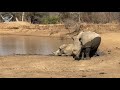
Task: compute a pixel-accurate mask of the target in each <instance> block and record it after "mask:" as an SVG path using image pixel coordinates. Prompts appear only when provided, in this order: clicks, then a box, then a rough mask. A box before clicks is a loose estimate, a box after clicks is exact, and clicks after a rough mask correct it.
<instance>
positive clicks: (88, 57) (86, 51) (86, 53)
mask: <svg viewBox="0 0 120 90" xmlns="http://www.w3.org/2000/svg"><path fill="white" fill-rule="evenodd" d="M90 50H91V48H90V47H87V48H86V50H85V55H86V60H88V59H90Z"/></svg>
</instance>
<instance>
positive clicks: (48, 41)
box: [0, 35, 72, 56]
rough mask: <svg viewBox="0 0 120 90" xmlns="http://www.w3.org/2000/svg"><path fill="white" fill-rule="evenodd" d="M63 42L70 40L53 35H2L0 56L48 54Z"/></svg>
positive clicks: (70, 41) (69, 41)
mask: <svg viewBox="0 0 120 90" xmlns="http://www.w3.org/2000/svg"><path fill="white" fill-rule="evenodd" d="M64 43H66V44H68V43H72V40H71V39H66V38H65V39H61V38H54V37H35V36H12V35H2V36H0V56H5V55H17V54H20V55H23V54H24V55H30V54H33V55H36V54H37V55H49V54H52V52H54V51H56V50H57V49H58V48H59V46H60V45H62V44H64Z"/></svg>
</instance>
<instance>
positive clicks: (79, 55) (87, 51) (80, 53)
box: [73, 31, 101, 60]
mask: <svg viewBox="0 0 120 90" xmlns="http://www.w3.org/2000/svg"><path fill="white" fill-rule="evenodd" d="M100 43H101V37H100V35H99V34H97V33H95V32H91V31H86V32H80V33H79V34H78V35H77V36H76V37H75V38H74V47H76V48H74V50H73V53H74V55H73V58H74V59H75V60H80V59H84V58H85V57H86V59H90V58H91V57H92V56H93V55H97V49H98V47H99V45H100Z"/></svg>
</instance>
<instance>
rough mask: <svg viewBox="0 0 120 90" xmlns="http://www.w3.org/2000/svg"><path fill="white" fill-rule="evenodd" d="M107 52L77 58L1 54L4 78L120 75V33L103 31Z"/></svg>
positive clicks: (102, 48)
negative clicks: (87, 57)
mask: <svg viewBox="0 0 120 90" xmlns="http://www.w3.org/2000/svg"><path fill="white" fill-rule="evenodd" d="M101 37H102V42H101V45H100V47H99V49H100V51H102V52H104V55H101V56H99V57H92V58H91V59H90V60H80V61H75V60H74V59H73V58H72V57H71V56H69V57H65V56H41V55H24V56H22V55H21V56H20V55H15V56H1V57H0V77H1V78H120V33H119V32H109V33H102V34H101Z"/></svg>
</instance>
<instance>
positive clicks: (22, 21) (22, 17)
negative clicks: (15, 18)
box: [22, 12, 25, 22]
mask: <svg viewBox="0 0 120 90" xmlns="http://www.w3.org/2000/svg"><path fill="white" fill-rule="evenodd" d="M24 15H25V12H23V13H22V22H23V20H24Z"/></svg>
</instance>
